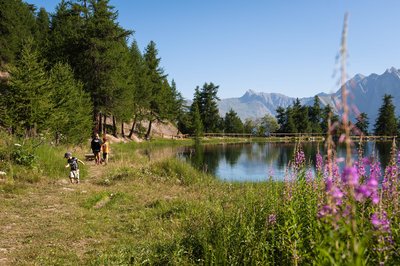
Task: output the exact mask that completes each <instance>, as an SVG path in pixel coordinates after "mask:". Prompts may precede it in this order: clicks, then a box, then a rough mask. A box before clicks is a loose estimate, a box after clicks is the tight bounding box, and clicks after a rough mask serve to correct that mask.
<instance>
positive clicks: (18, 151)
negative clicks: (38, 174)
mask: <svg viewBox="0 0 400 266" xmlns="http://www.w3.org/2000/svg"><path fill="white" fill-rule="evenodd" d="M10 158H11V160H12V162H14V163H15V164H19V165H22V166H28V167H32V166H33V164H34V163H35V158H36V156H35V153H34V150H33V148H32V146H29V145H21V144H18V143H16V144H14V147H13V148H12V149H11V152H10Z"/></svg>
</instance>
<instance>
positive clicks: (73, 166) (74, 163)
mask: <svg viewBox="0 0 400 266" xmlns="http://www.w3.org/2000/svg"><path fill="white" fill-rule="evenodd" d="M64 158H66V159H67V162H68V164H67V165H66V166H65V168H68V167H70V172H69V180H70V181H71V184H73V183H74V180H75V183H76V184H79V165H78V163H81V164H83V165H85V163H84V162H82V161H81V160H79V159H78V158H76V157H72V153H71V152H66V153H65V154H64Z"/></svg>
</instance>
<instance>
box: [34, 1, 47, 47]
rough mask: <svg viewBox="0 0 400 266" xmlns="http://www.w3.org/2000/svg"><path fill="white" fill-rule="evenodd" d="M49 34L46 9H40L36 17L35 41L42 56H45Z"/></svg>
mask: <svg viewBox="0 0 400 266" xmlns="http://www.w3.org/2000/svg"><path fill="white" fill-rule="evenodd" d="M49 33H50V18H49V14H48V13H47V11H46V9H44V8H40V10H39V12H38V14H37V17H36V33H35V39H36V43H37V44H38V49H39V50H40V51H41V53H42V54H45V51H44V50H45V49H47V46H48V40H49Z"/></svg>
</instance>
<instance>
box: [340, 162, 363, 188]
mask: <svg viewBox="0 0 400 266" xmlns="http://www.w3.org/2000/svg"><path fill="white" fill-rule="evenodd" d="M358 179H359V175H358V173H357V168H356V167H354V166H351V167H350V166H346V167H345V168H344V169H343V173H342V181H343V183H345V184H348V185H350V186H356V185H358Z"/></svg>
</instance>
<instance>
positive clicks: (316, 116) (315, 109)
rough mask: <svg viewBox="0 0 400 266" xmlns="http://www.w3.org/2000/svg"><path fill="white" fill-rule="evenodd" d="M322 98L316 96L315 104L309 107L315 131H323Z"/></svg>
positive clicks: (310, 118)
mask: <svg viewBox="0 0 400 266" xmlns="http://www.w3.org/2000/svg"><path fill="white" fill-rule="evenodd" d="M320 103H321V101H320V99H319V97H318V96H314V104H313V106H311V107H309V111H308V115H309V120H310V124H311V132H313V133H322V129H321V114H322V110H321V106H320Z"/></svg>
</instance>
